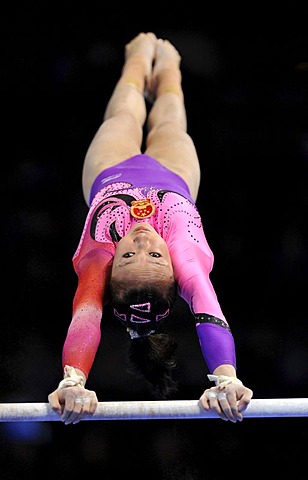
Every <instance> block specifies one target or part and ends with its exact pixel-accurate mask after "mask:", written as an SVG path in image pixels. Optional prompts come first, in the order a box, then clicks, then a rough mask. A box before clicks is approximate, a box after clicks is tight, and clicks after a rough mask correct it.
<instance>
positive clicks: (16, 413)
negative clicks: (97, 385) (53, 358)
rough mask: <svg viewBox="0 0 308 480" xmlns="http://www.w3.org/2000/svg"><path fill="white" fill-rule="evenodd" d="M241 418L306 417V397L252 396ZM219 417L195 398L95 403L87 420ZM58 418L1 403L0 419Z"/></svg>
mask: <svg viewBox="0 0 308 480" xmlns="http://www.w3.org/2000/svg"><path fill="white" fill-rule="evenodd" d="M244 415H245V418H275V417H308V398H272V399H252V400H251V401H250V404H249V405H248V408H247V410H246V412H245V414H244ZM206 418H219V417H218V415H216V414H215V413H213V412H207V411H205V410H204V409H203V408H202V407H201V406H200V404H199V401H198V400H164V401H145V402H137V401H136V402H135V401H129V402H99V404H98V407H97V410H96V412H95V414H94V415H93V416H89V417H86V418H84V419H83V420H84V421H87V420H92V421H93V420H161V419H166V420H168V419H206ZM52 421H60V418H59V416H58V415H57V414H56V413H55V412H53V411H52V410H51V408H50V406H49V404H48V403H1V404H0V422H52Z"/></svg>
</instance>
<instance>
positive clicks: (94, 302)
mask: <svg viewBox="0 0 308 480" xmlns="http://www.w3.org/2000/svg"><path fill="white" fill-rule="evenodd" d="M93 243H94V244H95V249H92V250H90V251H89V249H88V248H87V250H88V252H87V253H86V255H85V256H82V258H81V259H80V256H81V255H78V257H74V260H73V261H74V268H75V271H76V273H77V275H78V286H77V290H76V293H75V296H74V300H73V313H72V321H71V323H70V326H69V328H68V332H67V336H66V340H65V343H64V346H63V353H62V365H63V367H64V366H65V365H70V366H72V367H74V368H78V369H80V370H82V371H83V372H84V374H85V375H86V377H88V375H89V372H90V370H91V368H92V365H93V362H94V359H95V355H96V352H97V349H98V346H99V343H100V339H101V329H100V325H101V319H102V314H103V304H104V302H105V298H104V292H105V286H106V282H107V280H108V277H109V275H110V268H111V264H112V259H113V255H114V246H113V244H108V243H101V244H98V243H97V242H93Z"/></svg>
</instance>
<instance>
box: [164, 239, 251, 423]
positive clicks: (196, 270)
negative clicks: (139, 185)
mask: <svg viewBox="0 0 308 480" xmlns="http://www.w3.org/2000/svg"><path fill="white" fill-rule="evenodd" d="M169 251H170V255H171V259H172V263H173V267H174V273H175V279H176V281H177V283H178V287H179V295H180V296H181V297H182V298H183V299H184V300H185V301H186V302H187V303H188V305H189V307H190V310H191V312H192V314H193V316H194V319H195V323H196V331H197V335H198V338H199V343H200V347H201V351H202V354H203V357H204V359H205V362H206V364H207V366H208V369H209V371H210V373H211V374H213V375H215V376H216V377H217V379H216V382H215V386H214V387H211V388H209V389H207V390H205V392H204V393H203V395H202V396H201V398H200V402H201V404H202V405H203V407H204V408H205V409H213V410H215V411H216V412H217V413H218V415H219V416H220V417H221V418H222V419H223V420H231V421H232V422H236V421H238V420H239V421H241V420H242V418H243V415H242V413H243V412H244V411H245V410H246V408H247V406H248V404H249V402H250V400H251V398H252V393H253V392H252V391H251V390H250V389H248V388H246V387H244V385H243V384H242V382H241V381H240V380H239V379H237V376H236V352H235V343H234V338H233V335H232V333H231V329H230V327H229V324H228V322H227V320H226V318H225V316H224V314H223V312H222V310H221V307H220V304H219V302H218V299H217V295H216V293H215V290H214V287H213V285H212V282H211V280H210V272H211V270H212V267H213V263H214V258H213V254H212V253H211V251H210V250H209V249H208V248H204V249H201V248H200V247H199V246H198V245H195V244H194V243H192V242H189V241H185V240H184V241H183V240H181V241H174V242H172V243H171V245H170V246H169ZM224 377H228V378H227V379H225V380H228V384H226V386H224V385H225V384H223V383H222V382H223V380H224ZM219 382H220V383H219ZM222 385H223V386H222ZM222 388H223V389H224V392H223V393H226V394H227V395H228V397H227V401H225V400H226V399H225V397H224V396H222V397H218V398H217V395H219V394H220V393H221V390H222ZM209 392H211V394H210V396H209V397H208V395H209ZM220 398H221V400H220Z"/></svg>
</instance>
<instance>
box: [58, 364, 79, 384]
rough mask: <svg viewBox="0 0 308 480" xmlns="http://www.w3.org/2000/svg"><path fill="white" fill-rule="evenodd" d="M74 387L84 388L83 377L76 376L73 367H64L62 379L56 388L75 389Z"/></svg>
mask: <svg viewBox="0 0 308 480" xmlns="http://www.w3.org/2000/svg"><path fill="white" fill-rule="evenodd" d="M76 386H78V387H82V388H84V381H83V377H82V376H81V375H78V374H77V372H76V370H75V368H74V367H70V366H69V365H65V367H64V378H63V380H61V382H60V383H59V385H58V388H66V387H76Z"/></svg>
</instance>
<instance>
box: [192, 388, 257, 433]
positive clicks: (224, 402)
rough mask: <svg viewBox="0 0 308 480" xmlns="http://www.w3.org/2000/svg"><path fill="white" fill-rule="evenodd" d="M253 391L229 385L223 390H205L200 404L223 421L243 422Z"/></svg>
mask: <svg viewBox="0 0 308 480" xmlns="http://www.w3.org/2000/svg"><path fill="white" fill-rule="evenodd" d="M252 396H253V391H252V390H251V389H250V388H247V387H245V386H244V385H239V384H235V383H229V384H228V385H226V386H225V387H224V388H223V389H221V388H219V387H212V388H208V389H207V390H205V392H204V393H203V394H202V395H201V397H200V400H199V401H200V403H201V405H202V406H203V408H204V409H205V410H212V411H213V412H215V413H216V414H217V415H218V417H220V418H221V419H222V420H225V421H230V422H232V423H236V422H241V421H242V420H243V414H244V412H245V410H246V409H247V407H248V405H249V403H250V400H251V398H252Z"/></svg>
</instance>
